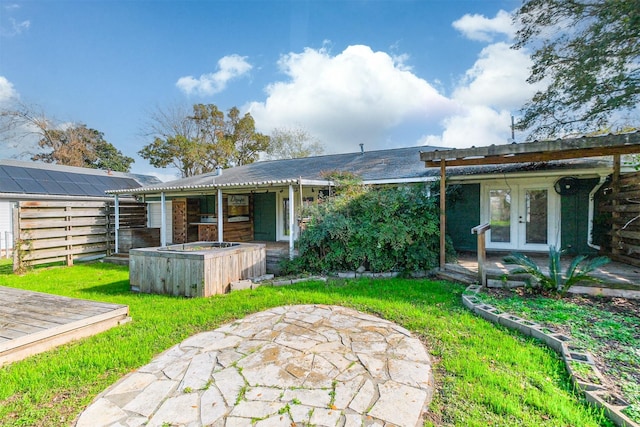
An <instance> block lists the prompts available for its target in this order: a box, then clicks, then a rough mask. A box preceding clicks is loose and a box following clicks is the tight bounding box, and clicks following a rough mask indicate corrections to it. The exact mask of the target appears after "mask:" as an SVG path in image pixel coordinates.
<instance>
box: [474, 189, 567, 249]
mask: <svg viewBox="0 0 640 427" xmlns="http://www.w3.org/2000/svg"><path fill="white" fill-rule="evenodd" d="M483 201H484V203H483V205H484V206H483V222H489V223H490V224H491V230H490V231H489V233H488V236H487V248H489V249H506V250H525V251H526V250H530V251H547V250H548V248H549V245H555V246H558V245H559V243H560V242H559V235H560V233H559V227H560V218H559V197H558V195H557V194H556V193H555V191H554V190H553V187H551V186H550V185H548V184H545V183H541V184H539V185H535V184H519V185H514V184H512V185H508V186H507V185H487V186H485V189H484V192H483Z"/></svg>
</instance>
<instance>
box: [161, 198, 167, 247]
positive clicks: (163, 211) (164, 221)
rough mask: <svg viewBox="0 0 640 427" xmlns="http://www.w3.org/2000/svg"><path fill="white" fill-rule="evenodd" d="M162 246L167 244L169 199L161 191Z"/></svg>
mask: <svg viewBox="0 0 640 427" xmlns="http://www.w3.org/2000/svg"><path fill="white" fill-rule="evenodd" d="M160 246H167V201H166V198H165V195H164V191H163V192H162V193H160Z"/></svg>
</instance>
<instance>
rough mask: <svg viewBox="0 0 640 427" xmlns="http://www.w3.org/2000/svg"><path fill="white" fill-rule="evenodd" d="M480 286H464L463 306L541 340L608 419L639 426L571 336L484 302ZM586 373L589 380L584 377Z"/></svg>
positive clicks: (576, 384)
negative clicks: (561, 360)
mask: <svg viewBox="0 0 640 427" xmlns="http://www.w3.org/2000/svg"><path fill="white" fill-rule="evenodd" d="M481 289H482V287H481V286H480V285H471V286H468V287H467V288H466V289H465V291H464V293H463V295H462V303H463V304H464V305H465V307H467V308H468V309H469V310H471V311H473V312H474V313H475V314H476V315H478V316H480V317H482V318H484V319H486V320H488V321H490V322H493V323H496V324H499V325H502V326H505V327H507V328H510V329H515V330H518V331H520V332H521V333H523V334H524V335H529V336H531V337H534V338H537V339H538V340H540V341H542V342H544V343H545V344H546V345H547V346H549V347H551V348H552V349H554V350H555V351H556V352H558V353H559V354H560V355H561V356H562V358H563V360H564V362H565V366H566V367H567V371H569V375H570V376H571V382H572V383H573V384H574V386H575V387H576V388H577V389H578V390H580V391H582V392H583V393H584V396H585V398H586V399H587V401H588V402H589V403H591V404H592V405H594V406H596V407H598V408H602V409H604V411H605V412H606V414H607V416H608V417H609V419H611V420H612V421H613V422H614V423H615V424H616V425H617V426H620V427H640V424H638V423H636V422H634V421H632V420H630V419H629V417H627V416H626V415H625V414H624V413H622V411H623V410H624V409H625V408H627V407H628V406H629V404H628V403H627V402H625V401H624V400H622V399H621V398H620V397H618V396H615V395H613V394H612V393H611V392H610V391H609V390H607V389H606V388H605V387H604V386H603V385H602V381H601V379H602V378H603V377H602V374H601V373H600V371H599V370H598V368H597V367H596V366H595V362H594V360H593V356H592V355H591V354H590V353H589V352H587V351H585V350H584V349H581V348H578V347H576V346H574V345H572V344H571V337H569V336H566V335H563V334H561V333H558V332H557V331H554V330H552V329H550V328H546V327H544V326H542V325H540V324H538V323H534V322H530V321H528V320H526V319H523V318H520V317H518V316H515V315H513V314H510V313H507V312H504V311H501V310H500V309H498V308H497V307H494V306H492V305H489V304H485V303H483V302H482V301H481V300H480V299H479V298H478V297H477V294H478V293H479V292H480V291H481ZM586 372H589V374H588V375H585V373H586ZM585 376H586V377H588V378H589V380H585V379H584V378H585Z"/></svg>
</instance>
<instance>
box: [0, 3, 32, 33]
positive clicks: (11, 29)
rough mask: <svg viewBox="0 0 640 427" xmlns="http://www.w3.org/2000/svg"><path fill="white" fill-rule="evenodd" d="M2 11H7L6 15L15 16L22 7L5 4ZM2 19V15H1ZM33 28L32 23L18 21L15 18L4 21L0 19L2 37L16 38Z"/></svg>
mask: <svg viewBox="0 0 640 427" xmlns="http://www.w3.org/2000/svg"><path fill="white" fill-rule="evenodd" d="M2 9H4V10H5V11H6V13H5V15H10V14H13V13H14V12H16V11H18V10H19V9H20V5H19V4H17V3H11V4H5V5H3V6H2ZM0 17H2V15H1V14H0ZM30 27H31V21H29V20H28V19H25V20H23V21H17V20H16V19H15V18H14V17H12V16H8V17H5V18H4V19H0V36H2V37H14V36H17V35H20V34H22V33H23V32H25V31H27V30H28V29H29V28H30Z"/></svg>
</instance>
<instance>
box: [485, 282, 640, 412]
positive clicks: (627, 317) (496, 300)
mask: <svg viewBox="0 0 640 427" xmlns="http://www.w3.org/2000/svg"><path fill="white" fill-rule="evenodd" d="M479 296H480V297H481V298H482V299H483V300H484V301H485V302H487V303H489V304H492V305H494V306H496V307H498V308H500V309H501V310H504V311H507V312H510V313H513V314H516V315H520V316H522V317H525V318H526V319H528V320H531V321H534V322H538V323H540V324H543V325H545V326H547V327H551V328H554V329H560V330H564V331H566V333H568V334H569V335H570V336H571V337H572V339H573V344H574V345H575V346H577V347H579V348H584V349H585V350H587V351H589V352H590V353H592V354H593V355H594V357H595V358H596V360H597V361H598V362H599V365H600V366H599V368H600V370H601V371H602V372H603V374H605V376H606V377H608V378H609V383H610V385H612V386H614V387H616V388H617V389H618V392H619V393H621V394H622V397H623V398H624V399H625V400H626V401H627V402H628V403H629V404H630V406H629V408H627V409H626V410H625V413H626V414H627V415H628V416H629V417H630V418H631V419H633V420H634V421H636V422H640V316H639V314H640V313H638V312H635V313H634V312H633V310H624V309H616V305H615V304H614V303H613V302H612V301H610V300H604V299H601V298H598V297H595V298H586V297H566V298H560V299H553V298H545V297H541V296H537V297H529V298H523V297H521V296H520V295H517V294H516V293H507V294H506V296H505V295H500V296H496V295H492V296H489V295H486V294H480V295H479Z"/></svg>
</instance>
